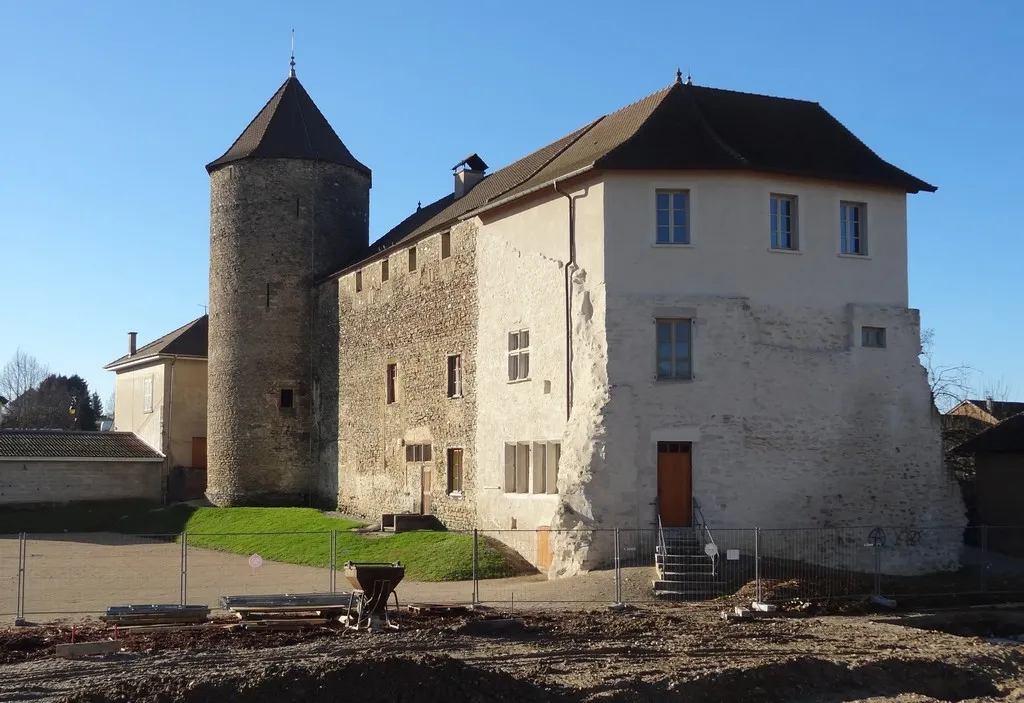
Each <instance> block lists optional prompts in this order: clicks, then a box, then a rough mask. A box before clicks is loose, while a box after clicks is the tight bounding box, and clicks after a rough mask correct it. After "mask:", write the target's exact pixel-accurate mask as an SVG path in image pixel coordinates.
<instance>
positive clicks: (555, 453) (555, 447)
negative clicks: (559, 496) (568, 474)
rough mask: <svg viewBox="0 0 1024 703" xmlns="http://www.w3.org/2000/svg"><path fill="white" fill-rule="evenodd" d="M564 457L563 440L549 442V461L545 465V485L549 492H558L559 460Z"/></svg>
mask: <svg viewBox="0 0 1024 703" xmlns="http://www.w3.org/2000/svg"><path fill="white" fill-rule="evenodd" d="M561 459H562V444H561V442H548V451H547V463H546V465H545V476H544V486H545V488H546V489H547V493H549V494H555V493H558V462H559V461H561Z"/></svg>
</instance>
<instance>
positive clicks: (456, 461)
mask: <svg viewBox="0 0 1024 703" xmlns="http://www.w3.org/2000/svg"><path fill="white" fill-rule="evenodd" d="M448 492H449V493H462V450H461V449H454V448H453V449H449V450H448Z"/></svg>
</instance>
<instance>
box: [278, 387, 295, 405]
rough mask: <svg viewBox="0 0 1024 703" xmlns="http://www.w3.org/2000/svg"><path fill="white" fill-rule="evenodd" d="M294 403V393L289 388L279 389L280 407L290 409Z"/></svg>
mask: <svg viewBox="0 0 1024 703" xmlns="http://www.w3.org/2000/svg"><path fill="white" fill-rule="evenodd" d="M294 402H295V391H293V390H292V389H291V388H282V389H281V407H282V408H290V407H292V405H293V403H294Z"/></svg>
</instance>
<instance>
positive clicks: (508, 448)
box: [505, 442, 530, 493]
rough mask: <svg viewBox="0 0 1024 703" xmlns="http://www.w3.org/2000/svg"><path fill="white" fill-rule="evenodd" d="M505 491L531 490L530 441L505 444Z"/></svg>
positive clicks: (520, 491)
mask: <svg viewBox="0 0 1024 703" xmlns="http://www.w3.org/2000/svg"><path fill="white" fill-rule="evenodd" d="M505 492H506V493H529V492H530V443H529V442H507V443H506V444H505Z"/></svg>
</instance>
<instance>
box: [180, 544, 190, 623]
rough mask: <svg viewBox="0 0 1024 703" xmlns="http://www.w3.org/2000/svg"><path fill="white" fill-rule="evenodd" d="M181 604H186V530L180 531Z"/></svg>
mask: <svg viewBox="0 0 1024 703" xmlns="http://www.w3.org/2000/svg"><path fill="white" fill-rule="evenodd" d="M180 586H181V594H180V595H179V600H180V601H181V605H188V532H187V531H186V532H182V533H181V578H180Z"/></svg>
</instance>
